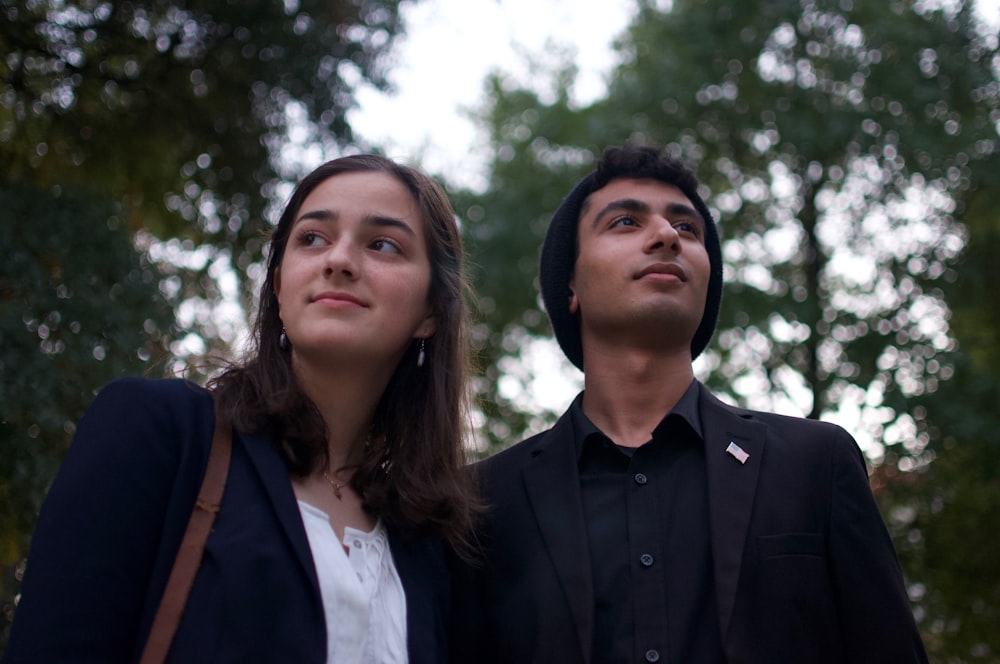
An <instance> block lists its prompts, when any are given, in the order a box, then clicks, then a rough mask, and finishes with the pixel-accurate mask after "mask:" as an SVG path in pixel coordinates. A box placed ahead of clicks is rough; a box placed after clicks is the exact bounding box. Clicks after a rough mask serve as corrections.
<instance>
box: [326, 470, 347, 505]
mask: <svg viewBox="0 0 1000 664" xmlns="http://www.w3.org/2000/svg"><path fill="white" fill-rule="evenodd" d="M323 479H325V480H326V481H327V482H329V483H330V487H331V488H332V489H333V495H334V496H336V497H337V500H343V499H344V495H343V494H342V493H341V492H340V490H341V489H343V488H344V487H345V486H347V482H334V481H333V478H332V477H330V475H329V474H328V473H327V472H326V471H325V470H324V471H323Z"/></svg>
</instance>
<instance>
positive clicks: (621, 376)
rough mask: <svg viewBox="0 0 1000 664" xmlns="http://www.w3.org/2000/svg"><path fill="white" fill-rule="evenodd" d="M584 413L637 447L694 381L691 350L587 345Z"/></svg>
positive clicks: (618, 440) (617, 438)
mask: <svg viewBox="0 0 1000 664" xmlns="http://www.w3.org/2000/svg"><path fill="white" fill-rule="evenodd" d="M584 357H585V358H586V359H585V360H584V394H583V404H582V405H583V412H584V414H586V416H587V417H588V418H589V419H590V421H591V422H593V423H594V424H595V425H596V426H597V427H598V428H599V429H600V430H601V431H603V432H604V433H605V434H606V435H607V436H608V437H610V438H611V440H613V441H614V442H615V443H617V444H618V445H624V446H627V447H638V446H640V445H642V444H643V443H645V442H647V441H648V440H649V439H650V436H651V434H652V432H653V429H655V428H656V425H658V424H659V423H660V421H661V420H662V419H663V417H664V416H665V415H666V414H667V413H669V412H670V411H671V410H672V409H673V407H674V406H675V405H677V402H678V401H680V398H681V397H682V396H684V392H686V391H687V389H688V387H690V385H691V381H692V380H694V371H693V369H692V368H691V353H690V351H687V350H682V351H679V352H676V353H662V352H649V351H645V350H641V351H640V350H634V349H622V348H617V349H607V351H606V352H602V350H601V349H597V348H588V349H586V350H585V352H584Z"/></svg>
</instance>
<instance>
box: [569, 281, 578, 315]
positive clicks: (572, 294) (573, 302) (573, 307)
mask: <svg viewBox="0 0 1000 664" xmlns="http://www.w3.org/2000/svg"><path fill="white" fill-rule="evenodd" d="M579 311H580V300H579V299H577V297H576V287H575V285H574V281H573V279H572V278H570V280H569V312H570V313H571V314H573V315H574V316H575V315H576V314H577V313H578V312H579Z"/></svg>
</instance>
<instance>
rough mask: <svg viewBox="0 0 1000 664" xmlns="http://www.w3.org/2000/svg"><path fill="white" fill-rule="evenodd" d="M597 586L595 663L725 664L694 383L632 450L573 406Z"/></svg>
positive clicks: (579, 403)
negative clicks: (638, 445)
mask: <svg viewBox="0 0 1000 664" xmlns="http://www.w3.org/2000/svg"><path fill="white" fill-rule="evenodd" d="M570 410H571V413H572V415H571V417H572V422H573V428H574V437H575V442H576V445H577V452H578V455H579V456H578V458H579V468H580V489H581V494H582V497H583V513H584V518H585V521H586V524H587V539H588V543H589V547H590V561H591V570H592V574H593V583H594V601H595V606H594V641H593V651H592V655H593V657H592V661H593V662H594V663H595V664H613V663H614V664H617V663H618V662H661V663H667V664H673V663H677V664H699V663H704V664H718V663H719V662H724V661H725V659H724V656H723V652H722V639H721V636H720V633H719V617H718V610H717V604H716V597H715V582H714V578H713V572H712V550H711V543H710V536H709V524H708V484H707V476H706V467H705V449H704V442H703V439H702V434H701V430H702V429H701V421H700V418H699V416H698V388H697V382H696V381H693V382H692V383H691V386H690V387H689V388H688V390H687V391H686V392H685V393H684V396H683V397H682V398H681V400H680V401H679V402H678V403H677V405H676V407H675V408H674V409H673V410H672V411H671V412H670V413H668V414H667V415H666V416H665V417H664V418H663V420H662V421H661V422H660V423H659V424H658V425H657V427H656V428H655V429H654V430H653V432H652V435H651V438H650V440H649V441H648V442H646V443H645V444H643V445H642V446H640V447H638V448H626V447H621V446H618V445H616V444H615V443H614V442H613V441H612V440H611V439H610V438H608V437H607V436H606V435H604V434H603V433H602V432H601V431H600V430H599V429H598V428H597V427H596V426H595V425H594V424H593V423H592V422H591V421H590V420H589V419H588V418H587V416H586V415H584V413H583V408H582V394H581V395H580V397H578V398H577V399H576V400H575V401H574V403H573V405H572V406H571V407H570Z"/></svg>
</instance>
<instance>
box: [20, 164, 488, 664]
mask: <svg viewBox="0 0 1000 664" xmlns="http://www.w3.org/2000/svg"><path fill="white" fill-rule="evenodd" d="M465 332H466V330H465V305H464V303H463V278H462V248H461V242H460V239H459V235H458V229H457V228H456V225H455V219H454V215H453V213H452V210H451V208H450V205H449V204H448V201H447V199H446V197H445V196H444V194H443V193H442V191H441V190H440V188H439V187H438V186H437V185H435V184H434V183H433V181H431V180H430V179H429V178H427V177H426V176H423V175H421V174H419V173H417V172H416V171H414V170H412V169H409V168H406V167H403V166H399V165H397V164H395V163H393V162H391V161H389V160H387V159H384V158H381V157H376V156H365V155H363V156H353V157H345V158H342V159H337V160H334V161H331V162H328V163H326V164H323V165H322V166H320V167H319V168H317V169H316V170H315V171H313V172H312V173H311V174H309V175H308V176H307V177H306V178H305V179H304V180H303V181H302V182H301V183H300V185H299V186H298V188H297V189H296V191H295V192H294V194H293V195H292V197H291V200H290V201H289V203H288V206H287V208H286V209H285V211H284V213H283V214H282V216H281V219H280V221H279V223H278V226H277V228H276V229H275V230H274V234H273V236H272V239H271V251H270V256H269V260H268V269H267V277H266V280H265V282H264V284H263V287H262V290H261V293H260V298H259V309H258V313H257V317H256V321H255V325H254V334H253V345H252V349H251V351H250V353H249V355H248V359H247V360H246V361H245V362H244V363H243V364H242V365H239V366H234V367H231V368H229V369H228V370H226V371H225V372H224V373H222V374H221V375H220V376H219V377H218V378H216V379H215V380H214V381H212V383H211V385H210V388H211V390H212V391H211V393H210V392H208V391H205V390H203V389H201V388H197V387H195V386H194V385H192V384H191V383H188V382H184V381H180V380H160V381H152V380H141V379H126V380H121V381H117V382H115V383H112V384H111V385H109V386H108V387H106V388H105V389H104V390H102V392H101V393H100V394H99V396H98V397H97V399H96V400H95V402H94V404H93V405H92V407H91V408H90V410H89V411H88V413H87V414H86V416H85V417H84V418H83V420H82V421H81V423H80V425H79V427H78V430H77V432H76V437H75V440H74V443H73V445H72V446H71V448H70V451H69V453H68V454H67V456H66V459H65V462H64V464H63V466H62V468H61V469H60V472H59V475H58V476H57V478H56V481H55V482H54V484H53V486H52V488H51V490H50V492H49V495H48V497H47V499H46V503H45V505H44V507H43V509H42V512H41V515H40V518H39V521H38V526H37V529H36V531H35V535H34V540H33V545H32V550H31V554H30V556H29V569H28V571H27V574H26V578H25V582H24V586H23V591H22V599H21V602H20V604H19V605H18V608H17V609H16V615H15V620H14V625H13V628H12V632H11V639H10V642H9V646H8V649H7V653H6V660H5V661H6V662H25V661H33V662H36V661H37V662H41V661H45V662H49V661H79V662H82V661H95V662H97V661H100V662H132V661H135V660H136V659H137V658H138V655H139V653H140V652H141V650H142V646H143V644H144V642H145V639H146V637H147V635H148V633H149V628H150V624H151V621H152V617H153V614H154V612H155V610H156V607H157V605H158V603H159V600H160V597H161V595H162V592H163V589H164V586H165V584H166V578H167V575H168V574H169V571H170V567H171V565H172V563H173V561H174V558H175V555H176V552H177V547H178V544H179V542H180V538H181V536H182V534H183V532H184V528H185V526H186V524H187V520H188V518H189V516H190V513H191V509H192V505H193V503H194V500H195V497H196V495H197V493H198V488H199V485H200V483H201V479H202V475H203V473H204V468H205V463H206V459H207V455H208V450H209V447H210V443H211V438H212V429H213V423H214V417H213V414H212V412H213V411H212V408H213V398H214V400H215V401H216V402H217V403H218V405H219V407H220V409H221V412H222V413H223V414H224V415H225V416H226V417H227V418H228V419H230V420H231V421H232V423H233V426H234V438H233V451H232V458H231V461H230V468H229V474H228V479H227V481H226V487H225V493H224V495H223V499H222V504H221V508H220V510H219V512H218V514H217V517H216V520H215V523H214V526H213V530H212V533H211V535H210V536H209V539H208V542H207V544H206V547H205V552H204V556H203V558H202V563H201V566H200V568H199V571H198V575H197V577H196V579H195V581H194V585H193V588H192V590H191V594H190V596H189V597H188V600H187V604H186V606H185V611H184V614H183V617H182V620H181V623H180V626H179V628H178V631H177V634H176V636H175V637H174V640H173V644H172V646H171V650H170V655H169V657H168V660H169V661H172V662H185V663H189V662H213V663H218V662H271V661H281V662H297V663H298V662H337V663H338V664H340V663H342V662H365V663H368V662H405V661H410V662H436V661H443V660H445V659H446V656H447V653H446V647H445V644H446V638H445V633H444V628H445V622H446V619H447V613H448V608H449V607H448V600H447V598H448V596H449V586H448V574H447V569H446V564H445V562H444V550H445V548H446V546H447V545H452V546H458V547H459V548H461V546H462V544H463V543H464V542H465V541H466V537H467V534H468V533H469V527H470V522H471V516H472V514H473V512H474V511H475V506H474V501H473V499H472V497H471V496H472V492H471V490H470V487H469V485H468V484H467V480H466V475H465V474H464V473H463V472H462V466H463V464H464V454H463V446H462V431H461V423H462V422H463V421H464V419H463V415H464V413H463V403H464V394H465V388H464V379H465V375H466V339H465Z"/></svg>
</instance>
